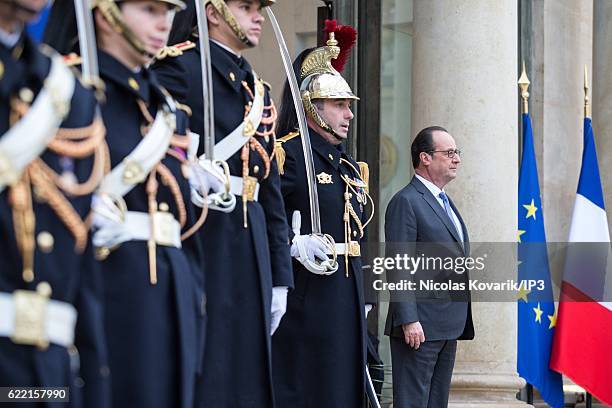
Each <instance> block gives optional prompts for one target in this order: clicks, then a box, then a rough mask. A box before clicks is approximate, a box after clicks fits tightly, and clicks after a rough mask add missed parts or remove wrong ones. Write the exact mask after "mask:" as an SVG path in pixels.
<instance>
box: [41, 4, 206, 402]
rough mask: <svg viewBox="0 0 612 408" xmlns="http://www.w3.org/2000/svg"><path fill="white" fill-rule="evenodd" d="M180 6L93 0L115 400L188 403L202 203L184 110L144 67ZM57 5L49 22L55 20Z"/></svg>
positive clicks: (199, 316)
mask: <svg viewBox="0 0 612 408" xmlns="http://www.w3.org/2000/svg"><path fill="white" fill-rule="evenodd" d="M183 6H184V4H183V3H182V2H181V1H178V0H142V1H124V2H115V1H114V0H99V1H96V2H94V7H95V9H94V17H95V21H96V29H97V30H96V31H97V39H98V59H99V68H100V76H101V78H102V79H103V80H104V83H105V99H106V101H105V103H104V105H103V106H102V116H103V118H104V123H105V125H106V127H107V140H108V145H109V149H110V158H111V169H110V172H109V173H108V174H107V175H106V176H105V178H104V180H103V181H102V184H101V186H100V187H99V189H98V190H97V193H96V196H95V201H94V211H95V215H94V217H93V224H94V231H95V233H94V244H95V245H96V247H97V256H98V259H100V261H101V266H102V269H103V273H104V287H105V304H104V306H105V320H104V321H105V326H106V331H107V333H108V345H109V360H110V368H111V373H112V392H113V407H115V408H117V407H130V408H131V407H147V408H151V407H159V408H168V407H182V408H192V407H193V398H194V385H195V380H196V372H197V371H198V370H199V368H200V367H199V364H198V363H199V362H200V361H201V355H202V346H203V341H202V338H203V328H204V314H205V307H206V303H205V297H204V295H203V272H202V265H201V248H200V243H199V239H198V236H197V235H194V233H195V232H196V231H197V229H198V228H199V227H200V226H201V225H202V224H203V222H204V218H205V211H204V210H202V209H197V208H196V207H195V206H194V205H193V204H192V202H191V196H192V189H193V187H192V186H193V185H195V186H197V185H198V183H194V182H193V180H194V179H198V178H199V177H200V176H202V174H201V173H200V172H198V167H197V166H194V165H193V164H192V163H190V162H189V160H188V158H189V157H191V154H190V147H191V148H192V149H193V145H192V143H191V140H190V139H189V137H188V136H185V135H184V134H185V130H186V129H185V125H186V123H185V119H186V116H185V115H181V113H180V111H178V110H177V106H176V104H175V102H174V101H173V99H172V98H171V97H170V96H169V94H168V93H167V92H166V91H165V90H164V89H163V88H162V87H161V86H160V84H159V83H158V81H157V79H156V77H155V75H154V73H153V72H151V71H150V70H149V69H147V68H146V66H145V64H147V63H148V62H149V61H150V59H151V58H152V57H153V56H154V55H155V54H156V53H157V52H158V51H159V50H160V49H161V48H162V47H163V46H165V44H166V42H165V41H166V39H167V36H168V34H169V32H170V28H171V21H172V19H171V18H170V13H173V12H174V10H175V9H176V8H180V7H183ZM54 7H61V3H60V2H58V1H56V3H55V5H54ZM60 10H64V9H63V8H61V9H57V10H54V11H56V13H55V14H54V13H53V12H52V16H51V21H50V23H49V24H57V23H58V21H61V20H60V17H61V16H60V15H59V12H60ZM135 21H139V23H138V25H136V24H135V23H134V22H135ZM57 45H58V46H60V47H62V46H65V44H62V43H61V42H60V44H57ZM196 181H197V180H196ZM199 192H200V193H202V194H203V195H205V192H204V190H201V191H199Z"/></svg>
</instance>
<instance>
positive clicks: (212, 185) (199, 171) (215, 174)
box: [189, 158, 236, 212]
mask: <svg viewBox="0 0 612 408" xmlns="http://www.w3.org/2000/svg"><path fill="white" fill-rule="evenodd" d="M191 163H192V164H191V166H190V169H191V171H190V173H189V184H190V186H191V201H192V202H193V203H194V204H195V205H197V206H198V207H204V206H205V205H206V206H208V207H209V208H210V209H212V210H218V211H223V212H232V211H233V210H234V207H235V206H236V197H235V196H234V195H233V194H231V193H229V192H228V191H227V190H226V182H227V181H228V180H227V177H228V175H227V174H226V172H225V171H224V168H223V167H222V166H221V164H220V162H218V161H217V162H211V161H210V160H208V159H203V158H201V159H199V160H197V161H195V162H191Z"/></svg>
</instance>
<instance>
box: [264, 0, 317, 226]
mask: <svg viewBox="0 0 612 408" xmlns="http://www.w3.org/2000/svg"><path fill="white" fill-rule="evenodd" d="M266 11H267V12H268V16H269V17H270V23H271V24H272V28H273V29H274V35H275V36H276V41H277V42H278V47H279V48H280V53H281V58H282V60H283V66H284V67H285V72H286V73H287V81H288V82H289V87H290V88H291V95H292V96H293V105H294V106H295V112H296V113H297V117H298V125H299V129H300V134H301V135H302V137H301V138H300V139H301V140H302V150H303V152H304V162H305V163H306V180H307V181H308V198H309V199H310V224H311V225H312V233H313V234H320V233H321V215H320V212H319V195H318V192H317V183H316V180H315V172H314V160H313V159H312V147H311V145H310V134H309V133H308V125H307V124H306V114H305V113H304V105H302V97H301V94H300V88H299V86H298V82H297V78H296V77H295V72H293V65H292V61H291V56H290V55H289V51H288V50H287V44H286V43H285V39H284V37H283V33H282V31H281V29H280V26H279V25H278V21H277V20H276V17H275V16H274V13H273V12H272V10H271V8H270V7H266Z"/></svg>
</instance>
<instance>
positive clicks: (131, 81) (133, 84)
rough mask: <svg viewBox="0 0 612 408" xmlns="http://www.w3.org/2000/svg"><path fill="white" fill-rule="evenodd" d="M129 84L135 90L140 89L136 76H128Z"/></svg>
mask: <svg viewBox="0 0 612 408" xmlns="http://www.w3.org/2000/svg"><path fill="white" fill-rule="evenodd" d="M128 85H129V86H130V87H131V88H132V89H133V90H135V91H138V90H139V89H140V85H138V81H136V80H135V79H134V78H128Z"/></svg>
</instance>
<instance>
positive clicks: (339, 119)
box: [315, 99, 355, 144]
mask: <svg viewBox="0 0 612 408" xmlns="http://www.w3.org/2000/svg"><path fill="white" fill-rule="evenodd" d="M320 101H322V103H321V102H318V103H315V107H316V109H317V111H318V112H319V115H320V116H321V118H323V121H325V123H327V124H328V125H329V126H330V127H331V128H332V129H333V130H334V132H336V134H337V135H338V137H340V138H341V139H343V140H344V139H346V137H347V136H348V132H349V125H350V121H351V119H353V117H354V116H355V115H353V112H351V102H352V100H351V99H321V100H320ZM341 142H342V141H341V140H336V143H333V144H339V143H341Z"/></svg>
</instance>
